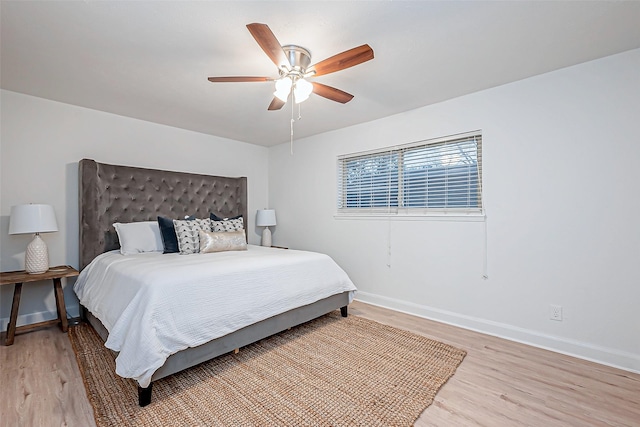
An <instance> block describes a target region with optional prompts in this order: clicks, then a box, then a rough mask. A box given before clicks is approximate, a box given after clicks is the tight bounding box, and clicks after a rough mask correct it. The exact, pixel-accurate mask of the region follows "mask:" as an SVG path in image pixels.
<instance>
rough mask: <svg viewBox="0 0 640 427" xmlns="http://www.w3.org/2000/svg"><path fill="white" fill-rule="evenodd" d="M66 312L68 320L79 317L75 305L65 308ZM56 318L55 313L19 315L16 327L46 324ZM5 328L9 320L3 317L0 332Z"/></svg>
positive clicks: (0, 320)
mask: <svg viewBox="0 0 640 427" xmlns="http://www.w3.org/2000/svg"><path fill="white" fill-rule="evenodd" d="M66 310H67V317H68V318H69V317H78V316H80V308H79V306H78V305H77V304H75V305H71V306H66ZM57 318H58V313H57V312H56V311H39V312H37V313H28V314H19V315H18V322H17V326H24V325H31V324H33V323H40V322H46V321H48V320H53V319H57ZM7 326H9V318H8V317H3V318H2V319H0V330H1V331H6V330H7Z"/></svg>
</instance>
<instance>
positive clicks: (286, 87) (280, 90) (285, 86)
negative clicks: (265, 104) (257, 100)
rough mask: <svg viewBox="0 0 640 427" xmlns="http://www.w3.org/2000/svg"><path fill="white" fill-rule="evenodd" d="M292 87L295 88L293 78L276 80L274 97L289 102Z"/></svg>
mask: <svg viewBox="0 0 640 427" xmlns="http://www.w3.org/2000/svg"><path fill="white" fill-rule="evenodd" d="M291 86H293V81H292V80H291V78H289V77H283V78H281V79H278V80H276V91H275V92H273V95H274V96H276V97H277V98H279V99H280V100H281V101H282V102H287V99H288V98H289V94H290V93H291Z"/></svg>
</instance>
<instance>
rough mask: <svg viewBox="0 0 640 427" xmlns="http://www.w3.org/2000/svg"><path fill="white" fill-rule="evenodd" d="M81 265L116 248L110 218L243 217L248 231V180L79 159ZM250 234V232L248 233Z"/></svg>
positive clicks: (116, 243)
mask: <svg viewBox="0 0 640 427" xmlns="http://www.w3.org/2000/svg"><path fill="white" fill-rule="evenodd" d="M79 168H80V170H79V173H78V176H79V179H80V182H79V190H80V194H79V205H80V268H81V269H83V268H84V267H85V266H86V265H87V264H89V263H90V262H91V260H93V259H94V258H95V257H96V256H98V255H100V254H101V253H103V252H106V251H110V250H113V249H118V248H119V247H120V243H119V242H118V235H117V234H116V232H115V230H114V228H113V225H112V224H113V223H114V222H134V221H155V220H156V219H157V217H158V216H164V217H168V218H173V219H180V218H183V217H184V216H186V215H195V216H196V217H197V218H208V217H209V213H214V214H216V215H218V216H220V217H232V216H237V215H243V217H244V228H245V233H246V232H247V224H248V222H249V221H248V217H247V212H248V211H247V178H246V177H240V178H227V177H221V176H209V175H199V174H192V173H184V172H171V171H163V170H157V169H143V168H136V167H129V166H117V165H108V164H104V163H97V162H95V161H94V160H90V159H82V160H80V162H79ZM247 236H248V233H247Z"/></svg>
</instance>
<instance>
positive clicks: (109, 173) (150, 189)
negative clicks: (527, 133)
mask: <svg viewBox="0 0 640 427" xmlns="http://www.w3.org/2000/svg"><path fill="white" fill-rule="evenodd" d="M79 207H80V269H81V276H80V278H79V280H78V282H76V286H74V290H76V287H78V289H77V290H76V293H77V294H78V296H79V299H80V302H81V314H82V317H83V318H84V319H86V321H88V322H89V323H90V324H91V325H92V326H93V328H94V329H95V330H96V331H97V332H98V334H99V335H100V336H101V337H102V339H103V340H105V342H106V344H107V346H109V344H110V343H111V344H110V345H111V347H113V348H112V349H113V350H114V351H116V352H117V353H118V358H117V359H116V364H117V365H118V361H119V360H122V361H123V362H122V363H123V364H124V363H125V361H127V360H130V359H133V358H135V357H138V355H139V354H141V353H142V354H145V353H144V352H145V347H138V348H133V349H131V348H129V347H131V345H133V344H131V343H132V342H133V341H132V340H129V341H128V343H127V342H124V341H123V338H121V337H122V336H124V337H126V336H129V335H131V336H138V337H144V339H138V340H134V341H135V342H134V344H136V343H137V341H145V342H146V341H147V340H148V338H149V336H150V334H152V333H155V331H156V330H160V331H161V333H160V334H159V335H162V339H163V340H165V338H166V337H168V340H169V341H170V344H167V345H166V347H163V348H162V351H158V353H163V354H165V353H166V354H165V356H164V357H163V358H162V359H158V358H157V357H156V359H155V360H151V359H152V358H153V357H154V356H153V354H155V350H153V351H152V352H151V353H152V356H149V357H150V358H149V360H150V361H151V362H152V365H150V366H144V367H141V368H140V372H142V371H144V372H143V373H142V374H140V375H138V374H137V373H134V374H132V373H131V372H129V371H127V369H126V368H123V369H124V371H126V374H125V375H122V376H125V377H128V378H133V379H134V380H136V381H137V382H138V397H139V404H140V406H146V405H148V404H149V403H150V402H151V395H152V386H153V382H154V381H156V380H159V379H161V378H164V377H166V376H168V375H172V374H174V373H176V372H179V371H181V370H184V369H187V368H189V367H192V366H195V365H197V364H199V363H202V362H204V361H207V360H210V359H212V358H215V357H217V356H220V355H222V354H225V353H228V352H230V351H234V350H236V349H239V348H241V347H243V346H246V345H249V344H251V343H253V342H256V341H259V340H261V339H263V338H266V337H268V336H270V335H273V334H275V333H278V332H281V331H283V330H286V329H288V328H291V327H294V326H296V325H299V324H301V323H304V322H307V321H309V320H312V319H314V318H317V317H319V316H322V315H324V314H327V313H329V312H331V311H333V310H337V309H340V310H341V313H342V316H344V317H346V316H347V306H348V304H349V302H350V301H351V299H352V298H353V294H354V292H355V287H354V286H353V283H351V281H350V280H349V279H348V277H346V273H344V272H343V271H342V270H341V269H340V268H339V267H337V265H335V267H337V270H335V269H334V267H330V268H331V269H334V270H332V273H331V274H326V273H324V271H325V270H323V269H324V268H325V267H324V266H328V265H329V264H331V263H333V264H335V263H334V262H333V260H331V259H330V258H329V257H327V256H326V255H322V254H316V253H312V252H304V251H294V250H285V249H276V248H264V247H259V246H252V245H247V250H245V251H237V252H235V251H234V253H233V254H232V253H231V252H216V253H206V254H204V253H203V254H196V255H181V254H175V253H172V254H162V253H157V252H156V253H143V254H134V255H131V256H129V255H122V254H121V253H120V242H119V239H118V234H117V233H116V231H115V230H114V228H113V224H114V223H127V224H128V223H137V222H142V221H156V220H157V217H158V216H162V217H168V218H174V219H180V218H184V217H187V216H191V217H196V218H205V217H206V218H208V217H209V215H210V214H215V215H216V216H219V217H221V218H225V219H226V218H234V217H239V216H241V217H243V218H244V219H245V220H244V221H243V224H242V227H243V229H244V233H245V234H244V235H245V236H246V235H248V233H247V231H248V230H247V226H248V221H246V218H248V209H247V179H246V178H245V177H239V178H230V177H219V176H209V175H199V174H190V173H183V172H173V171H162V170H156V169H145V168H137V167H130V166H119V165H109V164H104V163H98V162H95V161H94V160H91V159H83V160H81V161H80V162H79ZM125 246H126V244H125ZM138 259H139V260H138ZM253 259H255V263H254V261H251V262H249V260H253ZM187 260H188V261H187ZM199 260H202V262H201V261H199ZM185 262H186V264H188V266H186V267H185V266H184V265H183V264H184V263H185ZM174 264H175V265H174ZM253 264H256V265H260V266H261V267H260V270H258V271H253V270H251V269H250V268H249V267H244V266H249V265H253ZM101 265H103V266H102V267H101ZM145 265H146V267H144V266H145ZM317 265H322V269H320V267H317V268H316V266H317ZM116 266H117V268H118V269H119V270H116ZM241 266H243V267H241ZM100 268H103V270H100ZM241 268H242V269H241ZM256 268H257V267H256ZM163 269H164V270H163ZM211 269H215V274H222V275H224V274H226V275H227V276H228V277H231V276H233V277H236V278H240V281H241V282H242V283H243V284H242V286H245V285H246V286H249V285H250V284H253V285H258V286H259V287H260V288H257V289H258V290H248V289H249V288H248V287H247V288H242V287H239V286H237V285H234V288H239V289H240V290H238V295H235V296H234V295H233V292H231V291H224V292H220V291H216V292H217V294H216V295H218V296H217V297H215V298H218V300H219V299H220V298H219V294H223V295H225V298H227V297H228V298H229V301H231V300H233V301H235V302H233V303H232V304H231V305H230V304H221V305H220V306H218V307H219V308H218V309H217V310H216V309H215V307H211V308H214V309H212V310H209V312H207V313H205V314H203V315H201V316H200V315H199V317H198V320H197V322H196V323H194V321H193V320H188V319H186V318H187V317H189V316H186V315H184V316H183V315H182V314H180V313H186V312H188V311H189V310H190V309H189V308H187V309H186V310H185V308H184V307H182V308H180V307H178V306H177V304H178V300H185V301H184V302H183V304H185V303H188V302H189V301H194V302H197V301H198V297H197V296H194V295H198V294H197V292H208V291H207V290H206V289H205V288H207V287H209V286H213V285H212V283H213V284H214V285H216V286H218V284H222V283H224V282H225V280H226V277H227V276H216V278H215V279H214V278H213V277H209V273H208V272H209V271H210V270H211ZM94 270H95V271H102V272H101V273H99V274H96V273H95V272H94ZM298 270H300V271H307V272H309V271H315V270H318V273H317V274H316V276H312V275H310V274H308V273H307V274H306V275H302V274H301V273H297V271H298ZM133 271H135V272H139V276H140V277H134V276H135V275H136V274H138V273H136V274H133V273H131V272H133ZM186 271H189V274H199V276H198V278H197V279H196V278H188V279H184V278H185V277H187V276H188V275H187V274H186V273H185V272H186ZM278 271H282V274H281V275H280V276H278ZM321 271H322V273H321ZM340 272H342V273H340ZM212 274H213V273H212ZM325 275H326V277H325ZM342 275H344V277H343V276H342ZM333 276H335V280H336V281H337V282H336V283H335V284H334V283H333V281H332V283H330V284H328V286H327V287H328V289H327V290H322V291H320V290H319V288H320V287H321V283H320V282H322V281H329V278H331V277H333ZM189 277H191V276H189ZM220 277H222V278H220ZM99 278H100V280H103V282H99ZM321 278H322V279H321ZM133 279H135V280H136V281H137V280H139V282H140V284H138V282H131V283H130V282H129V281H130V280H133ZM331 280H333V279H331ZM147 282H148V283H147ZM302 282H304V283H302ZM338 282H339V283H338ZM195 284H198V285H195ZM79 285H81V286H79ZM89 285H92V286H94V289H98V290H100V289H101V290H105V289H109V287H110V286H113V292H111V293H112V294H115V295H120V297H121V298H124V297H122V295H124V294H126V293H127V292H131V293H132V295H133V290H132V289H138V288H140V289H145V290H146V289H149V288H158V289H164V290H163V291H162V292H160V291H158V292H160V293H161V294H164V293H166V294H167V295H170V292H172V288H177V289H176V290H175V292H181V291H182V290H187V291H186V292H184V294H185V295H191V296H189V297H188V298H191V300H189V299H188V298H186V299H185V298H179V297H176V296H175V295H174V296H173V297H172V296H168V297H167V298H170V300H169V301H170V303H171V305H169V306H167V301H160V302H159V303H158V306H159V307H161V308H162V309H158V308H157V307H156V306H154V305H153V303H154V301H156V300H157V299H158V298H159V297H156V296H153V297H149V296H148V295H147V294H144V295H142V296H136V297H132V298H137V299H136V300H135V301H136V302H135V304H133V303H131V304H128V305H127V303H126V302H122V301H121V300H113V301H112V300H98V299H94V300H92V299H91V298H92V295H91V294H92V292H90V291H87V290H86V289H85V287H87V288H88V287H89ZM150 285H152V286H150ZM296 285H297V286H296ZM145 286H146V287H145ZM187 286H191V287H192V288H191V287H190V288H187ZM197 286H200V288H198V287H197ZM163 287H164V288H163ZM315 287H318V292H323V293H324V294H323V295H320V293H315V291H313V292H311V291H309V292H306V290H308V289H315ZM262 288H267V289H270V290H274V292H275V294H274V295H276V296H279V297H278V298H276V297H275V296H274V297H270V296H269V295H268V293H266V292H265V293H262V294H260V292H259V291H260V289H262ZM298 289H302V290H305V292H302V291H298ZM290 291H293V292H294V293H295V292H297V293H298V295H296V296H293V295H289V292H290ZM193 292H196V293H193ZM212 292H213V291H212ZM241 292H245V293H246V294H254V293H256V294H260V298H259V299H263V300H265V301H266V299H268V298H272V299H273V302H272V303H269V304H268V305H269V310H272V311H271V312H264V313H263V312H260V313H259V314H254V311H256V312H258V310H255V307H252V306H246V305H245V304H244V303H243V302H242V301H243V298H242V294H241ZM95 293H96V291H94V292H93V294H95ZM98 293H100V292H99V291H98ZM102 293H105V292H102ZM211 298H213V299H215V298H214V297H213V296H211ZM233 298H235V299H233ZM246 299H249V298H246ZM105 301H106V302H105ZM140 301H149V304H148V305H149V307H146V306H145V305H140V304H142V303H141V302H140ZM173 304H175V307H176V309H175V310H174V309H173V308H174V305H173ZM236 304H237V307H238V310H235V308H236ZM192 305H197V304H192ZM230 306H231V307H232V308H233V309H234V310H231V311H230V310H229V308H230ZM132 307H133V308H132ZM166 307H169V308H170V309H169V310H166ZM247 307H248V308H247ZM145 310H148V311H152V313H151V314H149V313H147V312H146V311H145ZM162 311H168V312H170V313H171V316H172V318H171V319H169V320H162V322H163V323H160V324H157V325H156V324H153V325H151V323H152V322H151V321H150V320H149V319H156V318H158V316H159V315H158V313H159V312H162ZM176 313H178V314H176ZM214 315H219V316H224V317H223V318H213V317H211V318H209V316H214ZM125 317H131V318H132V319H133V320H132V321H130V322H129V323H128V324H126V325H125V326H124V327H123V326H122V325H120V324H119V323H118V322H120V321H121V319H123V318H125ZM183 318H184V319H183ZM220 319H223V320H224V319H231V320H229V322H226V320H225V321H222V320H220ZM154 321H155V320H154ZM166 322H174V323H166ZM132 324H135V325H141V326H140V328H145V327H147V326H148V330H141V331H136V330H133V329H131V328H132V327H133V326H131V325H132ZM136 327H138V326H136ZM123 330H124V332H123ZM150 331H151V332H150ZM185 331H186V332H185ZM192 331H193V333H194V334H195V335H197V339H198V340H199V341H197V342H198V345H190V343H191V342H196V341H189V340H186V339H184V340H183V339H182V334H183V333H184V334H186V333H189V334H191V333H192ZM136 334H138V335H136ZM209 337H211V338H210V339H209ZM190 339H191V338H190ZM176 343H177V344H176ZM129 344H131V345H129ZM136 345H138V344H136ZM162 345H163V346H165V344H164V342H163V343H162ZM111 347H110V348H111ZM140 352H141V353H140ZM127 353H128V355H127ZM132 355H135V357H132ZM143 359H144V360H145V363H147V362H146V360H147V358H146V356H145V357H143ZM153 363H155V365H153ZM156 365H158V366H156ZM117 369H119V368H117ZM145 369H146V370H145Z"/></svg>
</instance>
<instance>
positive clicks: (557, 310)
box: [549, 304, 562, 322]
mask: <svg viewBox="0 0 640 427" xmlns="http://www.w3.org/2000/svg"><path fill="white" fill-rule="evenodd" d="M549 319H551V320H557V321H559V322H561V321H562V306H561V305H553V304H551V305H550V306H549Z"/></svg>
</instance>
